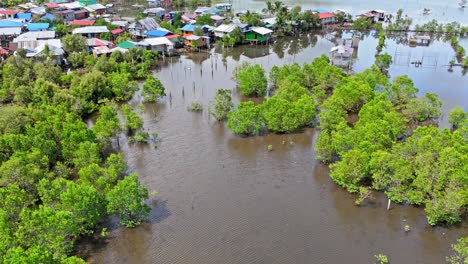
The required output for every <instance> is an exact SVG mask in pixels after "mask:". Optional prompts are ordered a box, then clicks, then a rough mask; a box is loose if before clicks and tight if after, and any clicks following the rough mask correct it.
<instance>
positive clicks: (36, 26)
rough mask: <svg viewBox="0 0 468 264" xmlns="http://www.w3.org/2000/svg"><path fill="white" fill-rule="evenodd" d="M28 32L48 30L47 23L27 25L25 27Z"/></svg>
mask: <svg viewBox="0 0 468 264" xmlns="http://www.w3.org/2000/svg"><path fill="white" fill-rule="evenodd" d="M26 27H27V29H28V30H29V31H39V30H43V29H48V28H49V23H29V24H28V25H27V26H26Z"/></svg>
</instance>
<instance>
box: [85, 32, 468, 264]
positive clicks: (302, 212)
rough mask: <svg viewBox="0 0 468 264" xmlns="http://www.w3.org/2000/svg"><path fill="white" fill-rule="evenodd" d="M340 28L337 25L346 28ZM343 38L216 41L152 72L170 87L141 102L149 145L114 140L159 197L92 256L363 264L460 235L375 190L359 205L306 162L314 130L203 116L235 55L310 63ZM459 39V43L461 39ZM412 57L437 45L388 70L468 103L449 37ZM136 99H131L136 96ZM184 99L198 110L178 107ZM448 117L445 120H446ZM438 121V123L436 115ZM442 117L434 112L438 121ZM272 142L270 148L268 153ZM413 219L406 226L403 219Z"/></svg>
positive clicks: (442, 251)
mask: <svg viewBox="0 0 468 264" xmlns="http://www.w3.org/2000/svg"><path fill="white" fill-rule="evenodd" d="M343 34H345V33H343ZM342 37H343V35H341V33H340V34H335V35H333V34H332V35H329V34H328V35H312V34H306V35H303V36H300V37H296V38H284V39H281V40H278V41H276V42H275V43H274V44H272V45H269V46H244V47H238V48H231V49H213V50H210V51H208V52H204V53H192V54H188V55H184V56H181V57H179V58H174V57H173V58H165V63H162V64H161V66H160V68H159V69H158V71H157V73H156V75H157V77H158V78H160V79H161V81H162V82H163V84H164V85H165V86H166V89H167V94H168V96H167V97H166V98H165V100H162V101H161V102H158V103H154V104H146V105H145V112H144V114H143V118H144V121H145V129H148V130H149V131H155V132H158V133H159V135H160V137H161V139H162V141H161V143H159V144H158V145H157V147H156V148H155V147H153V146H129V145H123V146H122V148H123V151H124V154H125V157H126V160H127V162H128V163H129V165H130V167H131V169H132V170H134V171H136V172H137V173H138V174H139V175H140V179H141V181H142V183H143V184H145V185H146V186H148V188H149V189H150V191H153V190H156V191H158V196H157V197H156V198H154V200H151V201H150V202H149V204H150V206H151V207H152V208H153V211H152V212H151V215H150V217H149V222H148V223H145V224H143V225H142V226H140V227H138V228H134V229H123V228H118V229H115V230H112V231H111V235H110V237H109V239H108V243H107V244H106V245H105V246H104V247H103V248H96V249H95V250H94V252H93V254H92V256H91V257H90V258H89V259H88V260H89V261H90V262H92V263H162V264H164V263H170V264H173V263H208V264H209V263H372V261H373V260H374V257H373V256H374V255H375V254H378V253H384V254H386V255H388V256H389V258H390V260H391V261H392V263H421V264H423V263H424V264H431V263H443V262H444V258H445V256H446V255H448V254H449V245H450V243H452V242H453V241H455V239H456V238H457V237H459V236H462V235H468V228H466V227H467V226H466V224H465V225H458V226H454V227H451V228H450V229H448V228H445V227H435V228H434V227H429V226H428V225H427V222H426V219H425V215H424V212H423V210H421V208H416V207H409V206H399V205H392V208H391V210H389V211H387V210H386V199H385V197H384V195H383V194H381V193H374V194H373V196H374V199H373V200H372V201H366V202H365V203H364V204H363V205H362V206H361V207H356V206H355V205H354V199H355V197H354V196H353V195H351V194H349V193H347V192H346V191H344V190H343V189H341V188H340V187H338V186H337V185H335V184H334V183H333V182H332V181H331V180H330V178H329V177H328V169H327V167H326V166H325V165H323V164H321V163H319V162H317V161H315V160H314V156H315V152H314V150H313V149H314V144H315V142H316V138H317V135H318V131H316V130H314V129H306V130H305V131H304V132H303V133H297V134H291V135H274V134H270V135H265V136H261V137H260V136H258V137H246V138H244V137H238V136H235V135H233V134H232V133H231V132H230V131H229V130H228V129H227V128H226V127H225V124H223V123H221V124H220V123H217V122H215V121H214V120H213V119H212V118H211V117H210V116H209V114H208V111H207V108H208V104H209V101H210V100H212V98H213V97H214V94H215V92H216V89H217V88H227V89H232V90H233V96H234V101H235V102H236V103H237V102H238V101H239V100H246V98H243V97H240V95H239V92H238V90H237V89H236V84H235V82H234V81H232V80H231V75H232V71H233V70H234V68H235V67H236V66H237V65H239V64H240V63H242V62H244V61H247V62H251V63H258V64H261V65H262V67H264V68H265V69H266V70H267V72H268V71H269V70H270V69H271V67H272V66H273V65H283V64H290V63H294V62H297V63H300V64H302V63H304V62H307V63H309V62H311V61H312V60H313V59H314V58H315V57H317V56H320V55H321V54H323V53H325V54H327V53H328V51H329V50H330V48H331V47H334V46H335V44H336V43H334V42H333V41H336V40H337V39H340V38H342ZM402 41H403V40H401V39H400V40H399V39H398V38H395V39H394V38H388V40H387V45H386V48H385V50H384V51H386V52H389V53H390V54H391V55H392V56H393V55H394V54H396V53H397V49H400V48H405V47H402V45H399V44H398V43H402ZM461 43H462V45H465V44H466V41H462V42H461ZM376 45H377V40H376V39H375V38H374V37H373V35H372V33H371V34H370V35H368V36H364V39H363V40H362V41H361V44H360V47H359V49H358V51H357V59H356V62H355V64H354V68H353V69H354V70H355V71H362V70H364V69H365V68H367V67H369V66H370V65H371V64H372V63H373V60H374V55H375V47H376ZM410 50H411V58H418V57H419V56H421V55H422V54H428V53H429V52H435V53H437V54H438V55H437V58H438V64H437V66H436V67H422V68H414V66H411V65H410V66H408V65H406V66H404V65H403V66H402V65H394V66H392V67H391V69H390V74H391V76H392V77H394V76H397V75H401V74H408V75H409V76H410V77H411V78H413V79H414V80H415V83H416V85H417V87H419V88H420V90H421V92H435V93H438V94H439V95H440V96H441V98H442V100H444V112H445V113H447V111H448V109H449V108H451V107H453V106H454V105H457V104H458V105H460V106H462V107H465V109H466V108H467V107H468V89H467V87H466V85H465V83H466V80H465V78H466V77H463V76H462V74H461V72H460V71H457V70H455V71H454V72H452V73H449V72H448V71H447V68H446V67H445V66H444V65H445V64H446V63H447V61H448V60H450V59H451V57H452V56H453V54H454V53H453V50H452V49H451V47H450V44H449V43H444V42H443V41H439V40H437V41H434V42H433V44H432V45H431V46H430V47H416V48H411V49H410ZM140 100H141V98H140V97H139V96H138V95H137V96H135V98H134V99H133V100H132V102H131V103H132V104H134V105H136V104H138V103H139V102H140ZM193 101H199V102H201V103H202V104H203V107H204V111H203V112H202V113H193V112H189V111H187V109H186V108H187V106H188V105H190V104H191V102H193ZM444 118H445V119H446V117H444ZM444 118H443V120H444ZM443 120H442V121H443ZM270 144H271V145H272V146H273V148H274V150H273V151H271V152H270V151H267V146H268V145H270ZM406 224H408V225H410V226H411V232H409V233H405V232H404V230H403V226H404V225H406Z"/></svg>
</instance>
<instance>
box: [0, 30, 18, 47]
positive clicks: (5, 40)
mask: <svg viewBox="0 0 468 264" xmlns="http://www.w3.org/2000/svg"><path fill="white" fill-rule="evenodd" d="M20 34H21V27H4V28H0V46H1V47H2V48H5V49H8V48H9V44H10V42H11V41H12V40H13V39H14V38H15V37H16V36H19V35H20Z"/></svg>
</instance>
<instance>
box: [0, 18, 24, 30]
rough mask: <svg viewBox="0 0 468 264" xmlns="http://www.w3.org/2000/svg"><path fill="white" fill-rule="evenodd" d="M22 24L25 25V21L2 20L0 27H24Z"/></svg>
mask: <svg viewBox="0 0 468 264" xmlns="http://www.w3.org/2000/svg"><path fill="white" fill-rule="evenodd" d="M22 26H23V23H21V22H16V21H10V20H0V28H6V27H22Z"/></svg>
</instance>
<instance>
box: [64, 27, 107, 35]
mask: <svg viewBox="0 0 468 264" xmlns="http://www.w3.org/2000/svg"><path fill="white" fill-rule="evenodd" d="M105 32H109V29H107V27H106V26H89V27H81V28H75V29H74V30H73V31H72V34H95V33H105Z"/></svg>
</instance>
